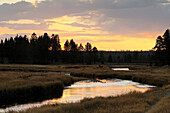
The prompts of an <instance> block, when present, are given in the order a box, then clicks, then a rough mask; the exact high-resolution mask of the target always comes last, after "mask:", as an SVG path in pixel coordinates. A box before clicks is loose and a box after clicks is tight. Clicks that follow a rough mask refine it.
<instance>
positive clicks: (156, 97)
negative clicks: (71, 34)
mask: <svg viewBox="0 0 170 113" xmlns="http://www.w3.org/2000/svg"><path fill="white" fill-rule="evenodd" d="M111 67H129V68H130V69H131V71H112V70H111ZM41 71H46V72H41ZM56 71H68V72H71V73H72V76H76V77H87V78H103V79H104V78H120V79H130V80H133V81H137V82H140V83H147V84H151V85H156V86H163V87H159V88H154V89H153V90H152V91H148V92H146V93H144V94H142V93H137V92H134V93H130V94H127V95H123V96H118V97H108V98H95V99H85V100H83V101H81V102H80V103H74V104H66V105H56V106H44V107H41V108H34V109H30V110H28V111H26V112H22V113H80V112H81V113H142V112H148V113H161V112H162V113H168V112H169V109H168V108H169V107H168V106H169V98H170V97H169V92H170V85H169V84H170V74H169V73H170V67H169V66H164V67H150V66H144V65H123V66H119V65H118V66H115V65H114V66H113V65H102V66H98V65H59V66H56V65H22V66H21V65H0V73H1V74H2V75H3V76H7V75H9V78H8V77H7V78H5V77H2V76H0V81H4V80H5V81H7V80H8V79H11V82H9V83H8V84H5V83H2V84H1V83H0V87H1V88H3V87H9V88H10V87H13V86H14V87H20V84H22V82H23V81H25V83H26V84H25V86H24V87H27V86H29V85H33V84H36V83H37V84H41V81H42V83H49V82H53V79H55V80H56V81H65V80H64V78H67V77H68V78H69V76H65V75H64V76H63V77H62V78H61V76H60V75H57V74H56ZM5 72H6V73H5ZM3 73H4V74H3ZM15 73H18V74H15ZM30 74H32V75H34V76H31V77H28V78H27V76H30ZM41 74H42V75H41ZM46 75H47V76H46ZM25 77H26V78H25ZM14 79H15V80H14ZM24 79H28V80H30V81H29V82H27V80H24ZM77 79H79V78H77ZM74 80H75V79H74ZM7 82H8V81H7ZM5 85H7V86H5ZM15 85H16V86H15Z"/></svg>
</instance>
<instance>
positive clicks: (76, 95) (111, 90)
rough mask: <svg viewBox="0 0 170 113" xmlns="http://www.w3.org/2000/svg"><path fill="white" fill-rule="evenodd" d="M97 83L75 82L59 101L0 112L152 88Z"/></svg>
mask: <svg viewBox="0 0 170 113" xmlns="http://www.w3.org/2000/svg"><path fill="white" fill-rule="evenodd" d="M98 81H100V82H94V81H91V80H86V81H80V82H76V83H74V84H73V85H71V86H69V87H66V89H65V90H64V92H63V96H62V97H61V98H59V99H52V100H46V101H44V102H37V103H30V104H23V105H17V106H13V107H9V108H6V109H1V110H0V112H8V111H23V110H27V109H29V108H34V107H41V106H43V105H52V104H60V103H74V102H79V101H80V100H82V99H84V98H94V97H100V96H102V97H108V96H117V95H122V94H126V93H129V92H131V91H139V92H146V91H147V90H149V89H150V88H151V87H154V86H150V85H144V84H139V83H136V82H132V81H129V80H119V79H111V80H98Z"/></svg>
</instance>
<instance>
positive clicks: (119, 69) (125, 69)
mask: <svg viewBox="0 0 170 113" xmlns="http://www.w3.org/2000/svg"><path fill="white" fill-rule="evenodd" d="M112 70H114V71H130V70H129V68H112Z"/></svg>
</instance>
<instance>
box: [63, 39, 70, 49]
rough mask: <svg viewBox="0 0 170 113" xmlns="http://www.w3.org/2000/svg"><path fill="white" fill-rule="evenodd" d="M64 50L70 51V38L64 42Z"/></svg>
mask: <svg viewBox="0 0 170 113" xmlns="http://www.w3.org/2000/svg"><path fill="white" fill-rule="evenodd" d="M64 50H65V51H70V43H69V41H68V40H66V42H65V44H64Z"/></svg>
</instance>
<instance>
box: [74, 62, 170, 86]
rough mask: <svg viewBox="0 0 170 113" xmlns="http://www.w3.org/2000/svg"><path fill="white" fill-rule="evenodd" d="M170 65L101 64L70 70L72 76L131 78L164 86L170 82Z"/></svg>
mask: <svg viewBox="0 0 170 113" xmlns="http://www.w3.org/2000/svg"><path fill="white" fill-rule="evenodd" d="M112 67H129V68H130V71H112V70H111V68H112ZM169 73H170V67H150V66H133V65H127V66H103V67H97V66H96V67H92V68H91V69H89V68H86V69H82V70H81V69H79V70H78V71H75V72H72V73H71V75H72V76H76V77H87V78H99V79H106V78H118V79H126V80H132V81H135V82H139V83H144V84H150V85H155V86H161V87H162V86H165V85H168V84H170V74H169Z"/></svg>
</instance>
